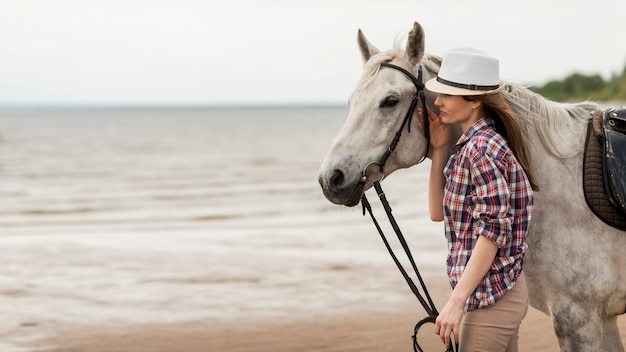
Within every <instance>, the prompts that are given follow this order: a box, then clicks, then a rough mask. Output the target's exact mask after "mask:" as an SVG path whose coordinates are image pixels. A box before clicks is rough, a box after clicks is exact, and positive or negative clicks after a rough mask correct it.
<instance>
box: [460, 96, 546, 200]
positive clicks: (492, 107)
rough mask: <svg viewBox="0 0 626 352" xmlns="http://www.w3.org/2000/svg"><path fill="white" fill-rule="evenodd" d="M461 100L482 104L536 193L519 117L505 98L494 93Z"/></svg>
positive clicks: (535, 181) (465, 97) (533, 174)
mask: <svg viewBox="0 0 626 352" xmlns="http://www.w3.org/2000/svg"><path fill="white" fill-rule="evenodd" d="M463 99H465V100H468V101H479V102H481V103H482V106H483V109H484V112H485V115H486V116H487V117H490V118H492V119H493V120H494V121H495V125H496V131H498V133H500V134H501V135H502V136H503V137H504V138H505V139H506V140H507V141H508V143H509V147H510V148H511V151H513V154H514V155H515V158H517V161H518V162H519V163H520V165H521V166H522V168H523V169H524V172H526V176H527V177H528V181H529V182H530V185H531V187H532V189H533V190H534V191H538V190H539V184H538V183H537V179H536V177H535V173H534V170H533V169H532V164H531V163H530V155H529V153H528V148H527V147H526V143H525V141H524V136H523V132H522V129H521V127H520V123H519V115H517V114H516V113H515V111H513V109H512V108H511V106H510V105H509V104H508V103H507V101H506V99H505V97H504V96H503V95H502V94H500V93H495V94H483V95H472V96H463Z"/></svg>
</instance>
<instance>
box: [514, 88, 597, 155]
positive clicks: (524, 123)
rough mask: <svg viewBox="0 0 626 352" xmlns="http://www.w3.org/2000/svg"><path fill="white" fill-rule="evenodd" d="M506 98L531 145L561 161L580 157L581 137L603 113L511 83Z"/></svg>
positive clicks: (585, 105) (593, 108) (585, 103)
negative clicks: (593, 116)
mask: <svg viewBox="0 0 626 352" xmlns="http://www.w3.org/2000/svg"><path fill="white" fill-rule="evenodd" d="M502 94H503V95H504V97H505V99H506V100H507V102H508V103H509V105H510V106H511V108H512V109H513V111H514V112H515V113H516V114H517V115H518V116H519V121H520V126H521V128H522V131H523V132H524V138H525V139H526V140H527V141H528V142H527V145H529V144H532V145H533V146H534V147H535V149H536V148H538V147H541V149H543V151H545V152H547V153H548V154H551V155H552V156H554V157H556V158H559V159H562V158H570V157H573V156H575V155H577V154H579V153H580V150H581V149H580V148H581V147H580V136H581V135H582V134H583V133H584V131H585V127H586V126H587V122H588V121H589V120H590V119H591V117H592V115H593V113H594V112H595V111H596V110H598V109H599V106H598V105H597V104H595V103H592V102H581V103H574V104H565V103H557V102H554V101H551V100H548V99H546V98H544V97H542V96H541V95H539V94H537V93H534V92H532V91H530V90H529V89H527V88H525V87H523V86H520V85H516V84H512V83H507V85H506V87H505V89H504V90H503V93H502Z"/></svg>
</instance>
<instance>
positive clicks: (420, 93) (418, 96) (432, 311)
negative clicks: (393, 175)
mask: <svg viewBox="0 0 626 352" xmlns="http://www.w3.org/2000/svg"><path fill="white" fill-rule="evenodd" d="M381 66H383V67H389V68H392V69H394V70H398V71H400V72H402V73H403V74H404V75H405V76H406V77H408V78H409V79H410V80H411V82H413V85H415V88H416V92H415V94H414V95H413V99H412V100H411V105H410V106H409V110H408V111H407V112H406V115H405V116H404V120H402V124H401V125H400V128H399V129H398V132H396V135H395V137H394V138H393V140H392V141H391V144H390V145H389V148H387V151H385V154H383V156H382V158H381V159H380V161H379V162H372V163H370V164H368V165H366V166H365V168H364V169H363V178H362V179H361V181H362V182H367V174H366V172H367V168H368V167H369V166H370V165H372V164H378V165H379V166H380V172H381V174H382V177H384V175H385V173H384V168H385V163H386V162H387V159H388V158H389V155H391V153H392V152H393V151H394V150H395V149H396V146H397V145H398V142H399V141H400V137H401V136H402V131H403V130H404V126H405V125H406V126H407V130H408V132H409V133H410V132H411V119H412V117H413V114H414V113H415V108H416V107H417V104H418V100H421V102H422V107H423V108H424V118H423V127H424V137H425V138H426V150H425V151H424V155H423V156H422V159H421V160H420V161H419V162H418V164H419V163H421V162H422V161H424V159H426V157H427V155H428V151H429V145H430V130H429V129H430V125H429V120H428V111H427V108H426V98H425V96H424V88H425V86H424V83H422V66H421V65H420V66H419V70H418V75H417V78H416V77H415V76H413V74H411V73H410V72H409V71H407V70H405V69H404V68H402V67H400V66H396V65H393V64H390V63H387V62H385V63H382V64H381ZM382 177H381V179H380V180H379V181H376V182H374V188H375V189H376V193H377V194H378V198H379V199H380V202H381V203H382V205H383V207H384V209H385V213H386V214H387V218H388V219H389V222H390V223H391V226H392V227H393V230H394V232H395V233H396V236H397V237H398V240H399V241H400V243H401V244H402V248H403V249H404V252H405V254H406V255H407V257H408V259H409V262H410V263H411V266H412V268H413V270H414V271H415V274H416V276H417V279H418V280H419V283H420V286H421V288H422V291H423V293H424V295H423V296H422V293H421V292H420V290H419V289H418V288H417V286H416V285H415V283H413V280H412V279H411V277H410V276H409V275H408V274H407V272H406V270H405V269H404V267H403V266H402V264H401V263H400V261H399V260H398V258H397V256H396V255H395V253H394V252H393V249H392V248H391V245H390V244H389V242H388V241H387V238H386V237H385V234H384V233H383V231H382V229H381V227H380V225H379V224H378V221H376V218H375V217H374V213H373V212H372V207H371V205H370V203H369V201H368V200H367V197H366V196H365V193H363V195H362V196H361V205H362V206H363V215H365V212H366V211H367V212H369V214H370V217H371V218H372V221H373V222H374V225H375V226H376V229H377V230H378V233H379V234H380V237H381V238H382V240H383V242H384V243H385V247H387V251H388V252H389V254H391V258H392V259H393V261H394V262H395V264H396V266H397V267H398V269H399V270H400V273H401V274H402V276H403V277H404V279H405V280H406V282H407V284H408V285H409V288H410V289H411V291H412V292H413V294H414V295H415V296H416V297H417V299H418V300H419V302H420V303H421V304H422V307H423V308H424V310H425V311H426V313H428V316H427V317H426V318H424V319H422V320H421V321H419V322H418V323H417V324H416V325H415V328H414V330H413V336H412V337H413V350H414V351H415V352H423V350H422V347H421V346H420V345H419V344H418V343H417V333H418V331H419V329H420V328H421V327H422V325H424V324H426V323H433V324H434V323H435V321H436V319H437V315H439V312H437V308H436V307H435V304H434V303H433V300H432V299H431V297H430V294H429V293H428V290H427V289H426V284H425V283H424V280H423V279H422V276H421V275H420V273H419V270H418V269H417V265H416V264H415V260H414V259H413V256H412V255H411V250H410V249H409V246H408V244H407V242H406V240H405V238H404V235H403V234H402V231H401V230H400V227H399V226H398V224H397V222H396V220H395V218H394V216H393V214H392V213H391V206H389V202H388V201H387V197H386V196H385V192H383V190H382V187H381V186H380V181H382ZM452 351H458V344H457V343H450V347H449V348H448V349H447V350H446V352H452Z"/></svg>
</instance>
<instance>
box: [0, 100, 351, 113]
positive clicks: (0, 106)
mask: <svg viewBox="0 0 626 352" xmlns="http://www.w3.org/2000/svg"><path fill="white" fill-rule="evenodd" d="M347 107H348V104H346V103H339V102H316V103H314V102H294V103H165V104H160V103H0V113H1V112H9V111H11V112H12V111H67V110H74V111H77V110H210V109H214V110H222V109H281V108H347Z"/></svg>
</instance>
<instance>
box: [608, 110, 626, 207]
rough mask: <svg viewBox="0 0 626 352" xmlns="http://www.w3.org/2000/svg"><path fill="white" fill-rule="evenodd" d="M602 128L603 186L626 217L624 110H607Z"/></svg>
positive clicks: (625, 131)
mask: <svg viewBox="0 0 626 352" xmlns="http://www.w3.org/2000/svg"><path fill="white" fill-rule="evenodd" d="M603 127H604V143H605V145H604V176H605V177H606V180H605V186H606V187H608V189H607V191H608V192H609V195H610V196H611V197H612V198H613V202H614V203H615V205H616V206H618V207H620V208H621V209H622V211H623V212H624V216H626V109H624V108H621V109H610V110H607V112H606V116H605V117H604V123H603Z"/></svg>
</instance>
